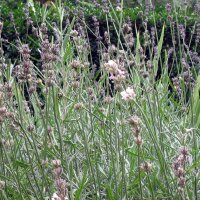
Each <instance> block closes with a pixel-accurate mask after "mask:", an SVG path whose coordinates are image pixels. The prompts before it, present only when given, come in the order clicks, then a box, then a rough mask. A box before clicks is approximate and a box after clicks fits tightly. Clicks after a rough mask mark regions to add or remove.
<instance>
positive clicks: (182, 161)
mask: <svg viewBox="0 0 200 200" xmlns="http://www.w3.org/2000/svg"><path fill="white" fill-rule="evenodd" d="M188 157H189V150H188V149H187V147H181V148H180V149H179V152H178V155H177V156H176V158H175V160H174V162H173V165H172V167H173V171H174V175H175V176H176V177H177V178H178V190H179V192H181V193H182V192H183V191H184V188H185V185H186V171H185V167H186V164H187V161H188Z"/></svg>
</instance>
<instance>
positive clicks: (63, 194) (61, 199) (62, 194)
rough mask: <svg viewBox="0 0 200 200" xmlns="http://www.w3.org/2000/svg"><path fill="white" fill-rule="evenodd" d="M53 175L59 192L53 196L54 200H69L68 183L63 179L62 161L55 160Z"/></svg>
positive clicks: (53, 162)
mask: <svg viewBox="0 0 200 200" xmlns="http://www.w3.org/2000/svg"><path fill="white" fill-rule="evenodd" d="M52 164H53V174H54V177H55V185H56V188H57V191H56V192H55V193H54V194H53V197H52V200H68V190H67V182H66V181H65V180H64V179H62V178H61V175H62V172H63V168H62V167H61V161H60V160H53V161H52Z"/></svg>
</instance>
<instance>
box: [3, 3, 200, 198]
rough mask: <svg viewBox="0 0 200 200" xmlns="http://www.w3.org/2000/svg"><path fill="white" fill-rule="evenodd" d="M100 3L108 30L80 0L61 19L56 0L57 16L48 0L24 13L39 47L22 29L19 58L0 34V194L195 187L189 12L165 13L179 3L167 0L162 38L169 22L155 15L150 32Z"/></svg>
mask: <svg viewBox="0 0 200 200" xmlns="http://www.w3.org/2000/svg"><path fill="white" fill-rule="evenodd" d="M106 2H107V3H105V4H104V5H103V6H104V12H105V17H106V19H107V31H106V32H105V33H104V35H103V36H102V35H100V32H99V30H100V27H99V22H98V19H97V18H95V17H94V18H93V21H94V29H93V30H92V29H91V28H90V26H89V25H88V24H87V22H86V21H85V18H84V13H82V10H81V7H78V8H79V10H78V12H79V14H77V15H76V16H75V17H74V18H73V19H70V20H69V21H67V23H65V15H66V13H65V8H64V7H62V3H61V1H58V2H57V3H56V4H52V7H53V9H55V13H56V15H57V17H58V18H59V21H58V23H57V24H52V23H50V22H49V21H48V19H47V18H46V17H47V16H48V8H47V7H46V8H44V7H43V8H41V13H39V14H38V13H35V19H36V23H35V22H33V23H32V22H31V19H30V18H26V19H27V20H29V21H27V22H29V23H27V25H29V26H30V27H29V28H31V29H32V31H33V33H34V34H35V37H36V38H37V40H36V41H35V44H36V46H37V48H38V52H39V53H40V57H39V58H33V57H32V52H31V49H30V47H29V45H28V40H27V44H23V43H22V40H21V39H20V37H18V39H17V46H16V48H17V49H18V51H19V54H20V58H19V59H17V60H16V61H15V62H14V63H12V62H11V61H10V60H8V59H5V53H6V52H3V49H4V46H3V45H5V44H6V43H7V42H9V41H5V40H4V39H3V38H2V37H0V43H1V52H0V56H1V57H0V58H1V86H0V90H1V93H0V122H1V123H0V128H1V131H0V151H1V153H0V160H1V165H0V199H5V200H10V199H13V200H14V199H20V200H23V199H24V200H25V199H26V200H29V199H30V200H33V199H37V200H42V199H56V200H64V199H70V200H78V199H81V200H84V199H86V200H89V199H92V200H94V199H96V200H97V199H99V200H100V199H105V200H119V199H123V200H142V199H177V200H178V199H191V200H193V199H195V200H198V199H199V198H200V194H199V192H200V190H199V188H200V182H199V178H200V177H199V165H200V164H199V160H200V155H199V137H200V135H199V131H200V114H199V113H200V99H199V90H200V78H199V63H200V61H199V60H200V58H199V55H198V52H196V51H197V49H198V48H199V29H198V27H199V25H198V22H197V23H196V24H194V27H193V34H192V33H189V36H188V33H186V32H185V30H186V27H187V21H185V24H179V22H178V20H177V18H176V17H175V18H173V17H172V18H170V16H171V13H172V12H174V13H175V14H178V12H177V11H174V10H173V9H172V8H170V4H168V5H167V6H168V7H167V8H168V15H169V19H171V21H168V22H169V23H170V30H171V37H172V46H171V47H170V48H169V47H166V46H164V45H163V44H164V39H165V38H164V37H165V30H166V25H165V24H163V25H162V29H161V31H160V32H158V31H157V26H156V21H155V24H154V27H152V29H151V33H150V32H149V31H148V20H145V19H144V21H143V28H144V30H145V32H144V33H141V32H140V30H138V29H137V27H136V26H135V25H134V24H131V22H130V21H129V20H126V19H125V18H124V17H123V1H122V2H120V3H119V4H118V8H117V11H116V7H114V6H113V5H112V4H111V3H110V1H106ZM31 6H34V5H33V4H31ZM30 9H33V7H30ZM171 9H172V10H171ZM174 9H175V8H174ZM109 12H112V13H113V14H112V15H110V14H109ZM116 12H117V14H116ZM150 12H152V16H154V11H150ZM26 14H27V15H26V17H27V16H28V11H27V13H26ZM37 14H38V15H40V16H42V21H43V23H42V24H37ZM143 17H144V18H145V15H144V16H143ZM186 20H187V18H186ZM13 23H14V21H13ZM110 23H112V26H113V27H114V29H115V34H116V36H117V38H116V41H117V42H116V44H112V43H111V41H112V38H111V33H110ZM63 24H65V25H66V26H63ZM2 31H3V22H0V36H1V33H2ZM133 32H135V33H136V37H134V36H133ZM51 33H53V34H51ZM89 34H93V35H94V36H95V37H96V38H97V39H96V47H97V49H98V51H97V52H98V56H99V66H95V64H96V63H95V62H94V60H93V59H92V46H91V43H90V40H89V39H90V38H88V35H89ZM176 34H177V35H178V40H177V36H176ZM186 36H187V40H186ZM188 37H189V41H190V42H189V43H187V41H188ZM28 38H29V37H28ZM194 38H196V39H195V45H194V46H193V47H192V46H190V44H191V41H192V40H194ZM37 59H39V60H37Z"/></svg>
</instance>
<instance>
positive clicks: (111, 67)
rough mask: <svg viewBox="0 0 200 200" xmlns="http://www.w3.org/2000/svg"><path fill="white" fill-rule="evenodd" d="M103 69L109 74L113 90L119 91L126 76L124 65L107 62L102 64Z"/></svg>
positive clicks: (117, 62)
mask: <svg viewBox="0 0 200 200" xmlns="http://www.w3.org/2000/svg"><path fill="white" fill-rule="evenodd" d="M104 69H105V70H106V72H107V73H108V74H109V79H110V80H111V81H112V82H113V83H114V85H115V88H116V89H120V88H121V87H122V83H123V82H124V81H125V80H126V76H127V71H126V69H125V67H124V63H123V62H119V60H118V61H116V60H109V61H108V62H107V63H105V64H104Z"/></svg>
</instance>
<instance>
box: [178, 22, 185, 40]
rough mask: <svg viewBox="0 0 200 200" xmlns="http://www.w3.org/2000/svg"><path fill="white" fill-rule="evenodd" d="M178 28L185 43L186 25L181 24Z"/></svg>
mask: <svg viewBox="0 0 200 200" xmlns="http://www.w3.org/2000/svg"><path fill="white" fill-rule="evenodd" d="M178 28H179V33H180V36H181V39H182V40H183V41H184V40H185V36H186V35H185V27H184V25H183V24H180V25H179V26H178Z"/></svg>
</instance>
